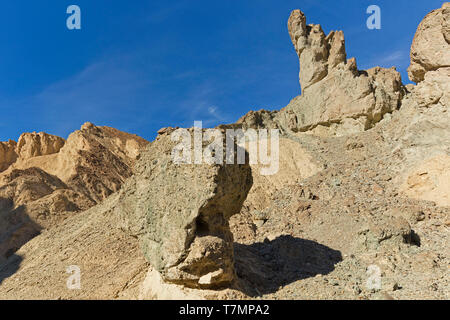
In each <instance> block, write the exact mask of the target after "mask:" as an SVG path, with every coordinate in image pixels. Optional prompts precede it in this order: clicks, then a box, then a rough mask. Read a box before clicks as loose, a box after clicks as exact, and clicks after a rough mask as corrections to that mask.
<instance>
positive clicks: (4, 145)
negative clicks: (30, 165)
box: [0, 140, 17, 172]
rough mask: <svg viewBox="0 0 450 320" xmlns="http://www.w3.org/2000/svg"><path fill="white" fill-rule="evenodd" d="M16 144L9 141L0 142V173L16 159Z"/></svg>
mask: <svg viewBox="0 0 450 320" xmlns="http://www.w3.org/2000/svg"><path fill="white" fill-rule="evenodd" d="M16 146H17V143H16V142H15V141H12V140H9V141H8V142H0V172H2V171H4V170H6V169H7V168H8V167H9V166H10V165H11V164H12V163H14V161H16V159H17V153H16Z"/></svg>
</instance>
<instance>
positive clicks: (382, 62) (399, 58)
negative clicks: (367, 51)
mask: <svg viewBox="0 0 450 320" xmlns="http://www.w3.org/2000/svg"><path fill="white" fill-rule="evenodd" d="M408 64H409V52H408V51H406V50H394V51H390V52H386V53H385V54H382V55H378V56H376V57H372V58H371V60H370V61H369V62H368V63H365V64H363V65H362V66H361V67H362V68H363V69H369V68H373V67H375V66H380V67H383V68H390V67H396V68H397V70H399V69H403V68H406V67H407V66H408Z"/></svg>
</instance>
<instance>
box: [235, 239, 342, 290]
mask: <svg viewBox="0 0 450 320" xmlns="http://www.w3.org/2000/svg"><path fill="white" fill-rule="evenodd" d="M234 254H235V268H236V273H237V276H238V279H239V285H240V289H241V290H242V291H243V292H244V293H245V294H247V295H249V296H260V295H262V294H268V293H273V292H276V291H277V290H278V289H279V287H280V286H285V285H287V284H289V283H292V282H295V281H297V280H301V279H306V278H309V277H314V276H316V275H317V274H323V275H325V274H328V273H330V272H331V271H333V270H334V266H335V264H336V263H338V262H339V261H342V255H341V252H340V251H337V250H333V249H331V248H329V247H327V246H324V245H321V244H320V243H317V242H315V241H311V240H305V239H299V238H294V237H292V236H281V237H279V238H277V239H275V240H273V241H268V240H266V241H265V242H262V243H254V244H251V245H244V244H239V243H235V244H234Z"/></svg>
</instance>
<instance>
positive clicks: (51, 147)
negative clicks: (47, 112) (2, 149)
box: [16, 132, 65, 160]
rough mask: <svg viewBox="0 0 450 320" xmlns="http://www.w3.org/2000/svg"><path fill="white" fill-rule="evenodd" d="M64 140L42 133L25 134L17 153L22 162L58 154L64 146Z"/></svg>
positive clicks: (18, 143) (19, 143) (18, 144)
mask: <svg viewBox="0 0 450 320" xmlns="http://www.w3.org/2000/svg"><path fill="white" fill-rule="evenodd" d="M64 143H65V140H64V139H63V138H60V137H57V136H53V135H50V134H47V133H45V132H40V133H36V132H33V133H24V134H22V135H21V136H20V138H19V141H18V142H17V149H16V152H17V154H18V155H19V157H20V158H21V159H22V160H26V159H29V158H33V157H39V156H46V155H50V154H53V153H58V152H59V150H60V149H61V148H62V147H63V146H64Z"/></svg>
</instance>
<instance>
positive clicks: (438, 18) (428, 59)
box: [408, 2, 450, 83]
mask: <svg viewBox="0 0 450 320" xmlns="http://www.w3.org/2000/svg"><path fill="white" fill-rule="evenodd" d="M445 67H450V2H445V3H444V4H443V5H442V8H440V9H437V10H433V11H431V12H430V13H429V14H428V15H427V16H426V17H425V18H424V19H423V20H422V22H421V23H420V25H419V27H418V28H417V31H416V34H415V36H414V40H413V43H412V46H411V65H410V66H409V68H408V75H409V78H410V79H411V80H412V81H414V82H416V83H419V82H421V81H423V80H425V74H426V73H427V72H429V71H435V70H438V69H439V68H445Z"/></svg>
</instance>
